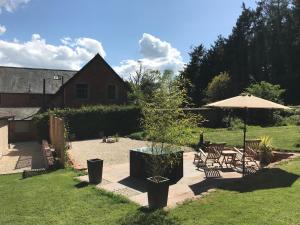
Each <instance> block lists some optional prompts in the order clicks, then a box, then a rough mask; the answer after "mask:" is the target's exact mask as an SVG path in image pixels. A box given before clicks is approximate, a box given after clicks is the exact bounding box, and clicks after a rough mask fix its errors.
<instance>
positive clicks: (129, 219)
mask: <svg viewBox="0 0 300 225" xmlns="http://www.w3.org/2000/svg"><path fill="white" fill-rule="evenodd" d="M119 224H120V225H180V224H181V223H180V222H179V220H178V219H177V218H176V217H170V216H169V215H168V212H166V211H164V210H156V211H152V210H149V209H147V208H140V209H139V210H138V211H137V212H136V213H134V214H128V215H127V216H125V217H124V218H122V219H121V220H120V221H119Z"/></svg>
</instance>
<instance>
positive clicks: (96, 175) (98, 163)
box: [87, 159, 103, 184]
mask: <svg viewBox="0 0 300 225" xmlns="http://www.w3.org/2000/svg"><path fill="white" fill-rule="evenodd" d="M87 166H88V173H89V181H90V183H92V184H99V183H101V181H102V171H103V160H102V159H89V160H87Z"/></svg>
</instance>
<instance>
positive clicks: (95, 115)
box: [34, 105, 141, 139]
mask: <svg viewBox="0 0 300 225" xmlns="http://www.w3.org/2000/svg"><path fill="white" fill-rule="evenodd" d="M51 114H52V115H56V116H58V117H61V118H64V120H65V122H66V124H67V127H68V133H69V134H73V135H75V137H76V139H89V138H97V137H99V133H100V132H103V133H104V135H105V136H108V135H115V134H117V133H118V134H121V135H127V134H130V133H132V132H136V131H138V130H139V129H140V126H139V122H140V117H141V113H140V109H139V108H138V107H135V106H101V105H98V106H84V107H81V108H75V109H70V108H66V109H55V110H49V111H48V112H45V113H41V114H37V115H36V116H35V117H34V122H35V124H36V128H37V130H38V134H39V138H40V139H48V137H49V134H48V133H49V116H50V115H51Z"/></svg>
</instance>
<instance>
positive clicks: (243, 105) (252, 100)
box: [205, 94, 291, 176]
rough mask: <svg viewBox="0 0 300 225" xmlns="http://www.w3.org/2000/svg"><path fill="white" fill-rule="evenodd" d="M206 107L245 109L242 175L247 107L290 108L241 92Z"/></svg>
mask: <svg viewBox="0 0 300 225" xmlns="http://www.w3.org/2000/svg"><path fill="white" fill-rule="evenodd" d="M205 106H206V107H214V108H230V109H245V117H244V148H243V176H244V175H245V149H246V132H247V127H246V124H247V114H248V113H247V112H248V109H281V110H287V109H291V108H289V107H287V106H284V105H281V104H278V103H275V102H271V101H268V100H266V99H263V98H258V97H255V96H253V95H250V94H241V95H239V96H236V97H232V98H228V99H225V100H222V101H218V102H214V103H210V104H207V105H205Z"/></svg>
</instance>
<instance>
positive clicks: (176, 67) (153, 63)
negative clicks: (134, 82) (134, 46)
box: [114, 33, 184, 79]
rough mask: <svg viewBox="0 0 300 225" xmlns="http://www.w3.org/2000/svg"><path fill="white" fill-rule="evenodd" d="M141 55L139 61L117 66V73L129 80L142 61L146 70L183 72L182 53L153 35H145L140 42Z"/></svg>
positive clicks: (124, 61)
mask: <svg viewBox="0 0 300 225" xmlns="http://www.w3.org/2000/svg"><path fill="white" fill-rule="evenodd" d="M139 47H140V53H141V55H142V58H141V59H139V60H133V59H127V60H123V61H122V62H121V63H120V66H115V67H114V69H115V70H116V72H117V73H119V74H120V75H121V76H123V77H124V78H125V79H126V78H128V77H129V76H130V75H131V74H133V73H134V72H135V71H136V70H138V68H139V62H138V61H140V62H141V63H142V65H143V67H144V68H145V69H155V70H160V71H164V70H166V69H168V70H172V71H173V72H174V73H175V74H176V73H178V71H180V70H182V69H183V67H184V62H183V61H182V57H181V54H180V52H179V51H178V50H177V49H176V48H173V47H172V46H171V44H170V43H168V42H166V41H162V40H160V39H159V38H157V37H154V36H153V35H151V34H147V33H144V34H143V36H142V38H141V39H140V40H139Z"/></svg>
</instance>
